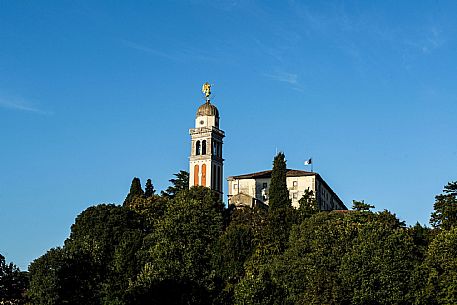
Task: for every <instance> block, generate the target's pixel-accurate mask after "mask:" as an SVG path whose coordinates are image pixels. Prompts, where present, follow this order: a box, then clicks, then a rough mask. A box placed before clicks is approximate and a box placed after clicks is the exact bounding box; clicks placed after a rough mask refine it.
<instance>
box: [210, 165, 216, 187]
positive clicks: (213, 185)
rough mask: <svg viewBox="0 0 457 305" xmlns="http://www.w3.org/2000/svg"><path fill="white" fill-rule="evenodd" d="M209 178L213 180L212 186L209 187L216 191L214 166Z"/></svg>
mask: <svg viewBox="0 0 457 305" xmlns="http://www.w3.org/2000/svg"><path fill="white" fill-rule="evenodd" d="M211 177H212V180H213V184H212V185H211V189H213V190H215V189H216V165H213V172H212V173H211Z"/></svg>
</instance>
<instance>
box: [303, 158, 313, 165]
mask: <svg viewBox="0 0 457 305" xmlns="http://www.w3.org/2000/svg"><path fill="white" fill-rule="evenodd" d="M310 164H313V159H312V158H309V160H306V161H305V165H310Z"/></svg>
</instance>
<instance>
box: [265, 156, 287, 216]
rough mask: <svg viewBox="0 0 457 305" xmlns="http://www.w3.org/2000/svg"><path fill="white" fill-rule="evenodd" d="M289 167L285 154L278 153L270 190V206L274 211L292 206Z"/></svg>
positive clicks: (274, 162)
mask: <svg viewBox="0 0 457 305" xmlns="http://www.w3.org/2000/svg"><path fill="white" fill-rule="evenodd" d="M286 174H287V166H286V160H285V156H284V153H282V152H280V153H278V154H277V155H276V156H275V158H274V161H273V170H272V172H271V184H270V189H269V191H268V192H269V201H268V202H269V206H270V209H272V210H274V209H277V208H286V207H289V206H291V205H292V203H291V201H290V198H289V190H288V189H287V183H286Z"/></svg>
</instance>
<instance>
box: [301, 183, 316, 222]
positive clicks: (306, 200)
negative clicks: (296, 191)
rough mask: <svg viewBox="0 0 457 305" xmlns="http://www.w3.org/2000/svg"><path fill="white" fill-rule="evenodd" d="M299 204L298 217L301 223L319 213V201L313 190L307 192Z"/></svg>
mask: <svg viewBox="0 0 457 305" xmlns="http://www.w3.org/2000/svg"><path fill="white" fill-rule="evenodd" d="M298 204H299V207H298V217H299V221H300V222H301V221H303V220H304V219H306V218H308V217H310V216H311V215H314V214H316V213H319V206H318V204H317V200H316V198H315V197H314V192H313V191H311V190H308V189H307V190H305V193H304V194H303V197H302V198H300V200H299V201H298Z"/></svg>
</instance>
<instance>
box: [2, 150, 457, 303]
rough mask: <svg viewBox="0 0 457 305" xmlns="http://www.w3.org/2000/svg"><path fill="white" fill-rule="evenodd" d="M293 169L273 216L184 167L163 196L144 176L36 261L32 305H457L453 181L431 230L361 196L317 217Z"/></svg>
mask: <svg viewBox="0 0 457 305" xmlns="http://www.w3.org/2000/svg"><path fill="white" fill-rule="evenodd" d="M285 169H286V163H285V159H284V155H283V154H278V155H277V156H276V158H275V161H274V168H273V175H274V177H275V179H274V180H273V179H272V182H271V188H270V194H269V195H270V200H273V202H272V205H271V208H270V209H269V210H268V209H265V208H261V207H257V208H253V209H249V208H245V209H233V207H229V208H225V207H224V206H223V204H222V202H221V199H220V197H219V195H218V194H216V193H214V192H212V191H211V190H209V189H208V188H205V187H193V188H191V189H190V190H189V189H188V188H187V187H185V184H184V183H185V181H186V179H187V178H186V177H188V176H186V175H185V174H183V173H185V172H180V173H179V174H177V175H176V179H172V181H171V182H172V186H171V187H170V188H168V190H167V192H162V194H161V195H156V194H155V191H152V190H153V187H152V182H151V181H148V182H147V183H146V192H143V190H142V189H141V184H140V181H139V179H138V178H135V179H134V181H133V182H132V187H131V190H130V193H129V196H127V199H126V202H125V204H124V205H123V206H116V205H106V204H102V205H97V206H93V207H90V208H88V209H87V210H85V211H84V212H82V213H81V214H80V215H79V216H78V217H77V218H76V221H75V224H74V225H73V226H72V227H71V233H70V236H69V238H68V239H67V240H66V241H65V243H64V246H63V247H62V248H56V249H51V250H49V251H48V252H47V253H46V254H44V255H43V256H42V257H40V258H38V259H36V260H35V261H34V262H33V263H32V264H31V265H30V268H29V272H30V288H29V289H28V292H27V295H28V297H29V302H30V304H343V305H345V304H347V305H349V304H360V305H362V304H389V305H390V304H398V305H400V304H401V305H403V304H415V305H416V304H457V227H455V224H456V223H457V220H456V219H457V217H455V215H454V214H455V213H454V211H455V210H456V201H455V200H456V193H457V192H456V188H455V186H456V183H455V182H454V183H450V184H448V185H447V186H446V187H445V190H444V193H443V194H442V195H438V196H437V197H436V203H435V211H434V213H433V215H432V218H431V223H432V224H433V227H434V229H430V228H426V227H423V226H421V225H419V224H416V225H415V226H413V227H407V226H406V225H405V223H404V222H402V221H401V220H399V219H398V218H397V217H396V216H395V215H394V214H392V213H390V212H388V211H380V212H373V211H371V209H372V208H374V207H373V206H372V205H370V204H367V203H365V202H363V201H354V207H353V208H354V210H352V211H332V212H320V211H319V210H318V209H317V204H316V200H315V199H314V196H313V193H312V192H306V193H305V195H304V196H303V198H302V199H301V200H300V207H299V208H298V209H294V208H292V207H291V205H290V200H289V195H288V190H287V187H286V188H285V187H284V186H285V177H286V176H285ZM276 192H278V194H280V195H278V194H276ZM10 269H11V268H10ZM10 273H11V272H10ZM1 279H2V278H0V280H1ZM3 282H4V281H3ZM3 282H1V283H3Z"/></svg>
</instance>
